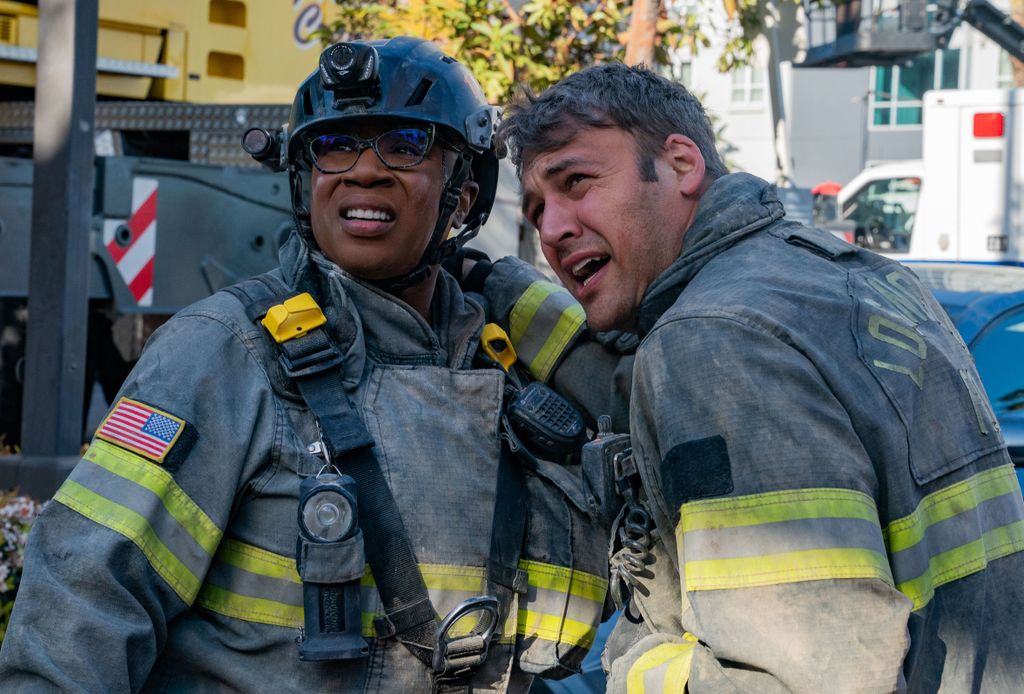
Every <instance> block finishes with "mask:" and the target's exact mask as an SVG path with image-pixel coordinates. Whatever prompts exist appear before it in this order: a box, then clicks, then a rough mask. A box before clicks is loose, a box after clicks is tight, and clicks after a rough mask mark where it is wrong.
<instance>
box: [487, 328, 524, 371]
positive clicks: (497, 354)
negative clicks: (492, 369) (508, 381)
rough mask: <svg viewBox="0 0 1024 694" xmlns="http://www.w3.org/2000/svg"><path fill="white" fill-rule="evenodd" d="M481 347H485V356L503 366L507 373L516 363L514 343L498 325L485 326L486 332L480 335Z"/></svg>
mask: <svg viewBox="0 0 1024 694" xmlns="http://www.w3.org/2000/svg"><path fill="white" fill-rule="evenodd" d="M480 346H481V347H483V349H484V354H486V355H487V356H489V357H490V358H491V359H493V360H494V361H496V362H498V363H499V364H501V368H503V369H505V372H506V373H508V370H509V369H511V368H512V365H513V364H515V363H516V358H517V357H516V350H515V348H514V347H512V341H511V340H510V339H508V334H506V333H505V331H504V330H502V329H501V328H500V327H499V326H498V324H497V323H488V324H487V325H485V326H484V331H483V333H481V334H480Z"/></svg>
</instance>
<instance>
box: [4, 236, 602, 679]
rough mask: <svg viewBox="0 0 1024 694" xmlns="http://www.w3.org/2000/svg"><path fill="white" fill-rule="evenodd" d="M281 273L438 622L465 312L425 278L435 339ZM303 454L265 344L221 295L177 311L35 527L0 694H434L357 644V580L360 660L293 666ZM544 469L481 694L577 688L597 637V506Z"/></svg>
mask: <svg viewBox="0 0 1024 694" xmlns="http://www.w3.org/2000/svg"><path fill="white" fill-rule="evenodd" d="M279 272H280V276H281V277H282V278H283V280H284V281H285V282H286V283H287V284H289V285H290V286H297V282H298V278H299V276H300V275H301V274H302V273H312V276H315V277H316V278H317V281H318V282H319V286H321V287H322V289H323V291H322V293H321V296H319V297H317V298H318V303H319V304H320V305H321V307H322V308H323V310H324V312H325V313H326V316H327V320H328V323H327V330H328V332H329V333H330V335H331V336H332V338H333V339H334V340H335V341H336V342H337V343H338V344H339V346H340V347H341V349H342V351H343V353H344V357H345V358H344V363H343V365H342V366H341V367H339V368H341V369H343V375H344V383H345V387H346V389H347V390H348V393H349V395H350V397H351V398H352V400H353V402H355V403H356V405H357V409H358V411H359V413H360V414H361V416H362V417H363V419H364V422H365V424H366V427H367V429H368V430H369V432H370V433H371V435H372V436H373V438H374V440H375V444H376V445H375V448H374V451H375V454H376V456H377V458H378V460H379V462H380V466H381V469H382V471H383V473H384V475H385V477H386V478H387V480H388V483H389V485H390V487H391V493H392V494H393V496H394V498H395V501H396V502H397V505H398V507H399V510H400V512H401V514H402V519H403V521H404V524H405V528H406V529H407V532H408V534H409V539H410V541H411V544H412V547H413V549H414V551H415V554H416V557H417V561H418V562H419V569H420V571H421V573H422V575H423V577H424V580H425V583H426V586H427V588H428V589H429V592H430V595H431V599H432V602H433V605H434V607H435V608H436V610H437V611H438V613H439V615H440V616H444V615H445V614H447V612H448V611H449V610H451V609H452V608H453V607H455V606H456V605H458V604H459V603H460V602H462V601H463V600H465V599H466V598H469V597H472V596H476V595H480V594H482V593H483V592H484V591H485V567H486V564H487V558H488V553H489V546H490V537H491V521H492V513H493V510H494V501H495V485H496V475H497V464H498V459H499V449H500V444H499V415H500V412H501V408H502V391H503V386H504V382H505V378H506V376H505V374H504V373H503V372H502V371H500V370H498V369H496V368H479V367H478V366H474V355H475V354H476V352H477V350H478V348H479V337H480V333H481V330H482V328H483V325H484V317H483V312H482V310H481V308H480V307H479V306H478V305H477V304H475V303H473V302H472V301H468V300H467V299H466V298H465V297H464V295H463V294H462V292H461V291H460V290H459V288H458V286H457V285H456V283H455V282H454V281H453V280H452V279H451V278H450V277H448V276H447V275H445V274H443V273H442V276H441V277H440V278H439V281H438V291H437V294H436V297H435V301H434V306H433V310H434V316H433V318H434V320H433V325H434V328H431V327H430V326H429V325H428V324H427V323H426V322H425V321H423V320H422V319H421V318H420V316H418V315H417V314H416V313H415V312H414V311H412V310H411V309H410V308H409V307H408V306H406V305H405V304H403V303H401V302H399V301H397V300H395V299H394V298H393V297H391V296H389V295H387V294H385V293H383V292H380V291H378V290H377V289H375V288H373V287H371V286H369V285H366V284H363V283H361V282H359V281H357V280H355V279H353V278H352V277H350V276H348V275H346V274H345V273H343V272H342V271H340V270H339V269H338V268H337V267H336V266H335V265H333V264H332V263H330V262H328V261H327V260H325V259H324V258H323V257H321V256H320V255H319V254H310V253H309V252H308V251H307V250H306V248H305V247H304V246H303V245H301V244H300V243H298V241H297V240H296V239H295V237H294V236H293V239H292V241H291V242H290V243H289V244H287V245H286V246H285V248H284V249H283V250H282V267H281V270H280V271H279ZM555 293H556V292H555V290H554V289H553V288H551V289H550V290H547V291H546V292H542V294H543V297H542V298H549V297H550V296H551V295H553V294H555ZM569 303H571V302H567V301H565V300H564V299H562V300H559V301H554V303H552V302H550V301H549V302H548V307H547V308H548V309H552V307H554V313H550V312H549V313H550V315H549V317H550V318H552V320H550V321H546V320H545V317H544V315H545V311H544V310H541V311H535V312H533V313H532V314H531V319H530V320H528V321H527V323H529V325H528V326H526V327H525V328H524V329H525V330H526V332H530V331H531V330H532V331H547V336H548V338H550V339H551V340H553V342H552V344H555V345H559V349H561V348H564V346H565V345H566V344H568V343H569V342H571V340H572V338H573V337H574V336H575V334H576V333H577V332H578V330H579V327H580V325H581V323H582V317H581V316H579V317H578V319H577V320H574V321H572V320H571V321H568V322H566V321H564V320H561V321H560V320H559V319H561V318H562V316H561V313H560V312H561V310H562V309H563V308H564V307H565V306H566V305H568V304H569ZM544 342H545V340H544V339H541V340H540V343H544ZM549 356H550V357H551V358H552V359H555V358H556V355H555V356H552V355H549ZM552 365H553V362H552ZM318 440H319V434H318V431H317V424H316V421H315V419H314V417H313V416H312V414H311V413H310V411H309V410H308V409H307V407H306V406H305V404H304V402H303V401H302V400H301V398H300V397H299V395H298V393H297V391H296V389H295V386H294V384H292V383H290V382H289V381H288V379H287V378H286V377H285V376H284V374H283V372H282V370H281V367H280V366H279V364H278V354H277V348H276V346H275V345H274V343H273V342H272V341H271V340H270V339H269V336H268V335H267V334H266V332H265V331H264V329H263V328H262V327H261V326H260V325H258V324H255V323H252V322H250V321H249V320H248V319H247V318H246V314H245V311H244V309H243V305H242V303H241V302H240V301H239V300H238V299H237V298H235V296H233V295H231V294H229V293H226V292H221V293H218V294H216V295H214V296H212V297H210V298H209V299H206V300H203V301H201V302H199V303H197V304H195V305H194V306H192V307H190V308H188V309H185V310H184V311H182V312H181V313H179V314H178V315H177V316H176V317H175V318H173V319H172V320H171V321H170V322H169V323H167V324H166V325H165V326H163V327H162V328H161V329H160V330H158V331H157V333H156V334H155V335H154V336H153V338H152V340H151V341H150V343H149V344H148V345H147V347H146V350H145V351H144V353H143V356H142V358H141V360H140V361H139V364H138V365H137V367H136V368H135V370H134V371H133V372H132V374H131V376H130V377H129V379H128V381H127V382H126V383H125V385H124V387H123V389H122V391H121V393H120V394H119V399H118V402H117V403H116V404H115V406H114V407H113V409H112V410H111V413H110V414H109V415H108V418H107V419H106V420H105V422H104V424H103V425H102V426H101V428H100V429H99V432H98V434H97V437H96V439H95V440H94V441H93V443H92V444H91V445H90V447H89V449H88V451H87V452H86V454H85V455H84V457H83V459H82V461H81V462H80V463H79V464H78V466H77V467H76V468H75V470H74V472H73V473H72V475H71V477H70V479H69V480H68V481H67V482H66V483H65V484H64V485H63V486H62V487H61V488H60V490H59V491H58V493H57V494H56V496H55V499H54V501H53V502H52V503H51V504H50V505H49V506H48V507H47V509H46V511H45V512H44V513H43V514H42V516H41V517H40V518H39V520H38V521H37V522H36V524H35V527H34V528H33V530H32V533H31V536H30V538H29V542H28V549H27V555H26V559H25V569H24V578H23V581H22V583H21V587H20V591H19V594H18V599H17V603H16V605H15V608H14V613H13V618H12V621H11V624H10V628H9V630H8V632H7V637H6V639H5V641H4V643H3V649H2V652H0V689H2V690H3V691H5V692H13V691H25V692H29V691H30V692H38V691H46V690H62V691H67V692H70V691H88V692H112V691H125V692H127V691H139V690H145V691H189V692H194V691H203V692H206V691H228V690H232V691H246V692H255V691H278V692H284V691H301V692H314V691H335V692H378V691H391V692H399V691H401V692H417V691H421V692H427V691H430V679H429V673H428V670H427V668H426V667H425V666H424V664H423V663H422V662H421V661H419V660H418V659H416V658H415V657H414V656H413V655H412V654H410V652H409V651H408V650H406V648H405V647H403V646H402V645H401V644H399V643H398V642H396V641H395V640H393V639H378V638H375V637H374V629H373V619H374V617H375V616H376V615H379V614H381V613H382V612H381V610H380V604H379V597H378V595H377V590H376V587H375V583H374V578H373V575H372V573H371V572H370V571H369V569H368V568H367V570H366V572H365V574H364V575H363V576H362V579H361V594H362V612H363V615H362V631H363V635H364V636H365V637H366V638H367V640H368V641H370V655H369V657H368V658H365V659H362V660H350V661H342V662H333V663H323V662H320V663H318V662H300V661H299V657H298V649H297V646H296V638H297V637H298V636H299V629H300V627H301V626H302V624H303V600H302V585H301V581H300V579H299V576H298V574H297V572H296V565H295V552H296V539H297V536H298V527H297V520H296V518H297V516H296V511H297V503H298V493H299V484H300V482H301V481H302V480H303V479H304V478H306V477H309V476H311V475H316V474H317V473H318V471H319V470H320V469H321V468H322V467H323V461H322V460H321V459H320V458H318V457H316V456H315V455H313V454H312V453H310V452H309V450H308V447H309V445H310V444H312V443H314V442H317V441H318ZM544 470H545V468H544V466H543V465H542V467H541V468H540V470H539V471H538V472H529V473H527V475H526V494H527V504H526V506H527V508H526V509H525V512H526V513H527V527H526V540H525V544H524V549H523V554H522V560H521V562H520V568H521V569H522V570H524V571H525V572H526V575H527V579H528V580H527V583H528V585H527V586H526V590H525V592H523V593H522V594H521V595H519V597H518V598H517V603H516V604H514V605H513V606H512V609H511V615H510V618H509V620H508V621H507V623H506V624H504V625H502V628H501V634H500V637H499V638H498V640H497V642H496V643H495V644H494V645H493V646H492V648H491V651H490V657H489V659H488V661H487V663H486V664H485V665H484V667H483V668H482V669H481V670H480V671H479V673H478V674H477V676H476V678H475V680H474V687H475V690H478V691H505V690H525V689H526V688H527V687H528V685H529V682H530V680H531V678H532V675H535V674H541V675H545V676H554V677H560V676H564V675H566V674H568V673H570V672H573V671H575V670H576V669H578V665H579V662H580V660H581V659H582V656H583V654H584V653H585V651H586V649H587V648H588V647H589V646H590V644H591V642H592V640H593V637H594V633H595V627H596V625H597V624H598V622H599V621H600V617H601V613H602V605H603V602H604V599H605V591H606V587H607V581H606V576H607V569H606V553H605V542H604V537H603V536H604V531H602V530H601V529H600V528H599V527H598V521H597V520H596V516H595V513H594V504H593V503H592V501H593V497H592V495H591V494H589V493H588V491H587V489H586V487H585V485H584V484H583V483H582V481H581V478H580V476H579V475H573V474H566V473H565V470H564V469H562V470H561V471H560V472H559V474H551V475H547V474H545V472H544ZM588 502H591V503H588ZM364 534H365V531H364Z"/></svg>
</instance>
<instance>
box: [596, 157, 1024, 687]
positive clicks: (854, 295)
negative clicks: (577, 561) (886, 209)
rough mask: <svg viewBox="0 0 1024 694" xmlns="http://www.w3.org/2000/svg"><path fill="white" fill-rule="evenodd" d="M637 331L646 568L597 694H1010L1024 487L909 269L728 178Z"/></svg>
mask: <svg viewBox="0 0 1024 694" xmlns="http://www.w3.org/2000/svg"><path fill="white" fill-rule="evenodd" d="M639 317H640V320H639V328H640V337H641V340H642V341H641V344H640V346H639V348H638V350H637V353H636V361H635V365H634V369H633V383H632V396H631V401H630V425H631V430H632V432H631V433H632V441H633V451H634V456H635V460H636V463H637V465H638V467H639V472H640V475H641V477H642V481H643V489H644V492H645V494H646V498H647V504H648V507H649V509H650V511H651V512H652V515H653V516H654V519H655V521H656V523H657V530H656V533H655V536H656V544H655V546H654V551H653V555H654V558H655V563H654V564H653V565H651V566H650V568H651V570H652V572H653V578H650V579H646V580H644V583H645V585H646V588H647V590H648V591H649V596H647V597H644V596H643V595H641V594H635V600H636V601H637V603H638V606H639V609H640V611H641V612H642V614H643V616H644V620H645V625H644V626H643V628H641V629H639V630H637V629H636V628H635V627H633V626H632V625H630V624H629V623H627V622H626V621H625V620H620V623H619V625H618V626H617V630H616V631H617V633H616V634H614V635H613V637H612V639H611V641H610V643H611V646H610V651H614V652H609V654H608V655H609V656H610V657H611V658H612V660H613V664H612V676H611V681H610V691H629V692H631V693H633V692H661V691H663V690H664V691H683V689H684V687H685V688H686V689H687V690H688V691H690V692H694V693H697V692H712V691H713V692H719V691H756V692H775V691H778V692H782V691H790V692H823V691H828V692H854V691H856V692H890V691H911V692H934V691H946V692H1019V691H1024V631H1022V625H1024V553H1022V551H1021V550H1024V502H1022V500H1021V490H1020V487H1019V486H1018V483H1017V479H1016V477H1015V475H1014V471H1013V469H1012V466H1011V464H1010V461H1009V457H1008V455H1007V452H1006V449H1005V445H1004V442H1003V439H1002V436H1001V434H1000V432H999V426H998V423H997V421H996V418H995V416H994V415H993V413H992V410H991V409H990V407H989V404H988V400H987V398H986V397H985V394H984V391H983V388H982V386H981V383H980V380H979V378H978V375H977V373H976V371H975V368H974V366H973V362H972V359H971V356H970V354H969V353H968V351H967V349H966V347H965V346H964V344H963V342H962V341H961V339H960V338H959V336H958V334H957V332H956V331H955V330H954V328H953V327H952V325H951V323H950V321H949V320H948V318H947V317H946V315H945V313H944V312H943V310H942V308H941V307H940V306H939V305H938V304H937V303H936V302H935V300H934V299H933V298H932V296H931V295H930V293H929V292H928V291H927V289H925V288H924V287H923V286H922V285H921V284H920V283H919V282H918V280H917V279H916V277H915V276H914V274H913V273H912V272H911V271H910V270H909V269H907V268H906V267H904V266H901V265H899V264H897V263H894V262H892V261H890V260H887V259H885V258H882V257H880V256H878V255H875V254H872V253H870V252H867V251H864V250H862V249H858V248H855V247H853V246H850V245H848V244H846V243H844V242H842V241H840V240H838V239H836V238H834V237H833V236H831V235H830V234H827V233H825V232H822V231H819V230H814V229H809V228H807V227H804V226H802V225H800V224H798V223H795V222H790V221H787V220H785V219H784V218H783V208H782V205H781V204H780V203H779V201H778V199H777V197H776V194H775V191H774V188H773V187H772V186H770V185H768V184H767V183H765V182H764V181H761V180H760V179H757V178H755V177H753V176H749V175H746V174H732V175H729V176H726V177H724V178H722V179H719V180H718V181H716V182H715V183H714V184H713V185H712V186H711V187H710V189H709V190H708V191H707V192H706V194H705V195H704V196H703V198H702V199H701V202H700V206H699V209H698V212H697V216H696V218H695V220H694V223H693V225H692V226H691V228H690V229H689V230H688V231H687V233H686V236H685V237H684V247H683V250H682V253H681V255H680V257H679V258H678V260H676V261H675V262H674V263H673V264H672V265H671V266H670V267H669V268H668V269H667V270H666V271H665V272H664V273H663V274H662V275H661V276H659V277H658V278H657V279H656V280H655V282H654V283H653V284H652V285H651V287H650V288H649V290H648V292H647V293H646V295H645V297H644V299H643V302H642V305H641V307H640V314H639ZM663 688H664V689H663Z"/></svg>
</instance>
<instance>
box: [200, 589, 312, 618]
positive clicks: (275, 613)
mask: <svg viewBox="0 0 1024 694" xmlns="http://www.w3.org/2000/svg"><path fill="white" fill-rule="evenodd" d="M199 604H200V605H201V606H202V607H205V608H206V609H208V610H211V611H213V612H217V613H218V614H222V615H225V616H228V617H234V618H236V619H243V620H245V621H247V622H258V623H259V624H270V625H271V626H277V627H291V628H293V629H298V628H300V627H301V626H302V623H303V622H302V619H303V611H302V607H301V606H299V605H286V604H285V603H283V602H277V601H275V600H267V599H265V598H254V597H251V596H248V595H239V594H238V593H232V592H231V591H228V590H225V589H223V588H220V587H218V586H214V585H210V584H206V585H205V586H203V593H202V595H201V596H200V598H199Z"/></svg>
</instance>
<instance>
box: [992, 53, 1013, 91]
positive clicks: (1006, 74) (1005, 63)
mask: <svg viewBox="0 0 1024 694" xmlns="http://www.w3.org/2000/svg"><path fill="white" fill-rule="evenodd" d="M1014 86H1015V85H1014V84H1013V65H1011V64H1010V54H1009V53H1007V52H1006V51H1000V52H999V75H998V76H997V77H996V87H997V88H999V89H1012V88H1013V87H1014Z"/></svg>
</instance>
